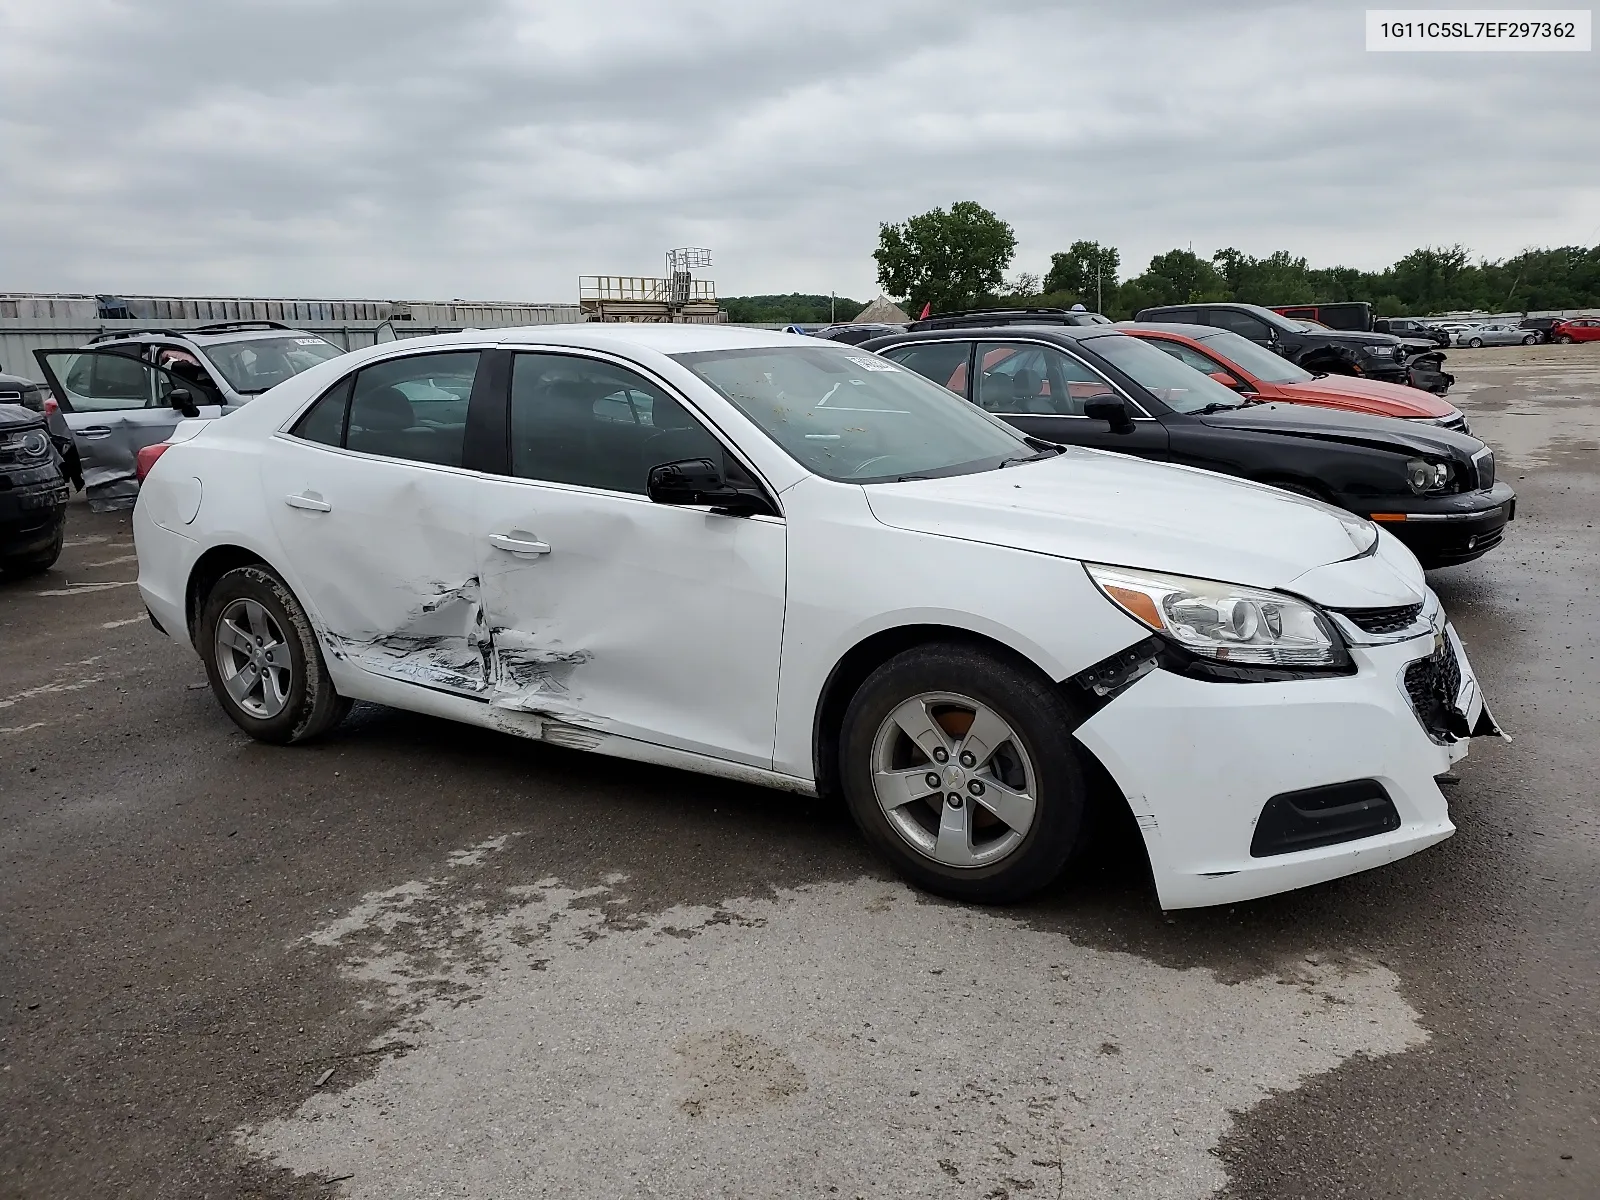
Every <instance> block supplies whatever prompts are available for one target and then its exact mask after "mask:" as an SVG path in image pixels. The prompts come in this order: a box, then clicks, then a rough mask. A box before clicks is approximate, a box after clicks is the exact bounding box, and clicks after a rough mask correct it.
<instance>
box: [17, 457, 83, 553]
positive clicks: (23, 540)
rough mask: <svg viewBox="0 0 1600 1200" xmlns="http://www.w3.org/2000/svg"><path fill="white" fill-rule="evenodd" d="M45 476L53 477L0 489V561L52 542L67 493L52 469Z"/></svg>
mask: <svg viewBox="0 0 1600 1200" xmlns="http://www.w3.org/2000/svg"><path fill="white" fill-rule="evenodd" d="M30 474H31V472H30ZM49 474H50V475H51V476H54V478H46V479H44V480H42V481H40V482H31V483H25V484H22V485H21V486H13V487H6V488H0V558H19V557H22V556H24V555H29V554H34V553H37V552H39V551H42V550H47V549H49V548H50V546H51V545H53V544H54V543H55V540H56V533H57V532H58V531H59V529H60V528H61V523H62V522H63V521H65V520H66V515H67V498H68V496H70V495H71V493H70V492H69V491H68V490H67V483H66V481H65V480H64V479H62V478H61V477H60V476H59V475H57V474H56V472H55V470H54V468H52V469H51V470H50V472H49Z"/></svg>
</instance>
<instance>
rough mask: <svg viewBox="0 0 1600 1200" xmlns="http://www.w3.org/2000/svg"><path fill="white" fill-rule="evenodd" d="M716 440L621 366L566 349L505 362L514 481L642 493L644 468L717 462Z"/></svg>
mask: <svg viewBox="0 0 1600 1200" xmlns="http://www.w3.org/2000/svg"><path fill="white" fill-rule="evenodd" d="M722 453H723V452H722V444H721V443H720V442H718V441H717V439H716V438H714V437H713V436H712V435H711V434H710V433H709V432H707V430H706V428H705V427H704V426H703V425H701V424H700V422H699V420H698V419H697V418H695V417H694V416H692V415H691V414H690V413H689V411H688V410H687V409H685V408H684V407H683V406H682V405H681V404H679V403H678V402H677V401H676V400H674V399H673V398H672V397H671V396H669V395H667V394H666V392H664V391H663V390H662V389H661V388H659V387H657V386H656V385H655V384H653V383H651V382H650V381H649V380H647V379H645V378H644V377H643V376H640V375H637V374H635V373H634V372H632V371H629V370H627V369H626V368H624V367H618V366H615V365H613V364H611V363H608V362H602V361H600V360H598V359H592V358H579V357H576V356H574V355H566V354H518V355H517V356H516V357H515V358H514V359H513V360H512V367H511V473H512V474H513V475H515V476H517V477H518V478H521V479H538V480H543V481H545V482H548V483H575V484H580V485H582V486H584V487H593V488H604V489H606V490H607V491H613V492H633V493H635V494H637V495H641V496H642V495H644V493H645V477H646V476H647V475H648V474H649V472H650V468H651V467H656V466H660V465H661V464H662V463H669V462H676V461H678V460H679V459H685V458H710V459H712V460H713V461H714V462H717V463H721V462H722V461H723V457H722Z"/></svg>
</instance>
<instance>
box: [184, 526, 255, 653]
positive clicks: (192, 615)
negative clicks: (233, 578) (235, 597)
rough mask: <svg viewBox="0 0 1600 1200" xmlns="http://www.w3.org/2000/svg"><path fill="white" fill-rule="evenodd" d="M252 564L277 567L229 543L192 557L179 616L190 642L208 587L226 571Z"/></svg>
mask: <svg viewBox="0 0 1600 1200" xmlns="http://www.w3.org/2000/svg"><path fill="white" fill-rule="evenodd" d="M254 565H259V566H263V567H266V568H267V569H268V570H269V571H274V572H275V573H276V570H277V569H276V568H275V567H273V565H272V564H271V563H270V562H268V561H267V560H266V559H265V558H263V557H262V556H261V555H260V554H258V553H257V552H256V551H254V550H251V549H248V548H247V547H244V546H239V545H235V544H233V543H231V542H229V543H224V544H222V545H219V546H212V547H211V548H210V549H209V550H207V551H206V552H205V553H204V554H202V555H201V556H200V557H199V558H197V559H195V562H194V566H192V567H190V568H189V579H188V582H187V583H186V584H185V585H184V589H183V618H184V622H185V624H186V626H187V628H188V631H189V640H190V641H191V642H192V641H194V627H195V622H196V621H197V620H199V618H200V609H201V608H202V607H203V606H204V605H205V600H206V597H207V596H209V595H210V594H211V589H212V588H214V587H215V586H216V585H217V580H219V579H221V578H222V577H223V576H224V575H226V574H227V573H228V572H229V571H232V570H236V569H237V568H239V567H248V566H254Z"/></svg>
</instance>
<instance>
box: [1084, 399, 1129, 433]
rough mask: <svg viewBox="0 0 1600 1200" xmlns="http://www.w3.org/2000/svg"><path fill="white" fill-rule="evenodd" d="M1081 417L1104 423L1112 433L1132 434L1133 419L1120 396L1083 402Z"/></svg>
mask: <svg viewBox="0 0 1600 1200" xmlns="http://www.w3.org/2000/svg"><path fill="white" fill-rule="evenodd" d="M1083 415H1084V416H1086V417H1088V418H1089V419H1090V420H1091V421H1105V422H1106V423H1107V424H1109V425H1110V426H1111V432H1112V433H1132V432H1133V418H1132V417H1130V416H1129V415H1128V406H1127V405H1126V404H1124V403H1123V402H1122V398H1121V397H1120V396H1093V397H1091V398H1090V399H1088V400H1085V401H1084V402H1083Z"/></svg>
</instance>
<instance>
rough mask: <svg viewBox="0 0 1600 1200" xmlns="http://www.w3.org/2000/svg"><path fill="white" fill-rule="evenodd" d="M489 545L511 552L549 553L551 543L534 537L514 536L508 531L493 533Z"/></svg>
mask: <svg viewBox="0 0 1600 1200" xmlns="http://www.w3.org/2000/svg"><path fill="white" fill-rule="evenodd" d="M489 545H491V546H493V547H494V548H495V549H496V550H504V551H506V552H507V553H510V554H549V553H550V543H548V542H541V541H536V540H535V539H533V538H518V537H512V536H511V535H510V534H506V533H491V534H490V535H489Z"/></svg>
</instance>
